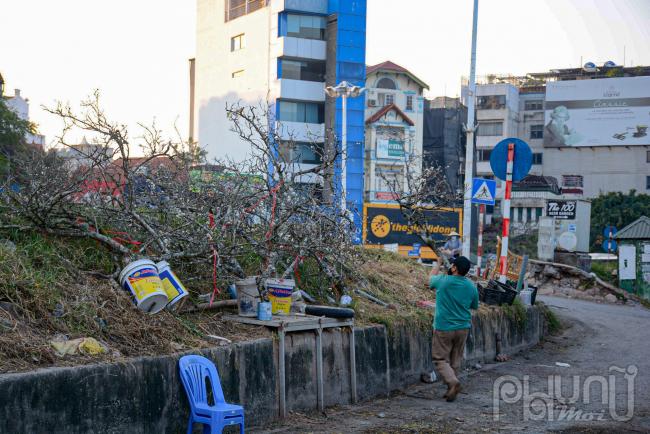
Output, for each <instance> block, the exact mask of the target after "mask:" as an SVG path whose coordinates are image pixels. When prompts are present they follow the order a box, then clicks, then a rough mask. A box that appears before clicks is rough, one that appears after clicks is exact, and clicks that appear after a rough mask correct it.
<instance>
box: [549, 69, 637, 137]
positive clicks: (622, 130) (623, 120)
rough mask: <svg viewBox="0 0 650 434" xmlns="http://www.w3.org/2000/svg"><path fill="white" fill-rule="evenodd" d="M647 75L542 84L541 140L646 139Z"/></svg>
mask: <svg viewBox="0 0 650 434" xmlns="http://www.w3.org/2000/svg"><path fill="white" fill-rule="evenodd" d="M649 125H650V77H623V78H603V79H596V80H572V81H555V82H550V83H548V84H547V85H546V100H545V103H544V146H546V147H565V146H573V147H580V146H617V145H620V146H631V145H650V137H649V136H648V134H649V132H648V126H649Z"/></svg>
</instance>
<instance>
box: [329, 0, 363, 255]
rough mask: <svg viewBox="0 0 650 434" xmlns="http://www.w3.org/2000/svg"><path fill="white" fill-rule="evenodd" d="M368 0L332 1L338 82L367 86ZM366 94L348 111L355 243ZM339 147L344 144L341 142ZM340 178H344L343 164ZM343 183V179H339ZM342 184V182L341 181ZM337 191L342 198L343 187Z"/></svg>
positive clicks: (338, 117) (339, 111)
mask: <svg viewBox="0 0 650 434" xmlns="http://www.w3.org/2000/svg"><path fill="white" fill-rule="evenodd" d="M366 8H367V5H366V0H343V1H340V0H329V13H337V14H338V22H337V23H338V29H337V30H338V35H339V37H338V42H337V47H336V48H337V53H336V62H337V65H336V82H337V83H340V82H341V81H343V80H346V81H348V82H350V83H352V84H354V85H357V86H362V87H363V86H365V79H366V77H365V76H366V70H365V68H366V67H365V62H366V53H365V50H366ZM364 101H365V98H364V97H363V96H361V97H358V98H350V99H348V107H347V109H348V112H347V122H348V125H347V140H348V143H347V145H348V150H347V154H348V155H347V164H346V169H347V177H346V191H347V200H348V204H349V209H352V210H356V211H357V212H356V213H355V214H354V221H355V225H356V229H357V230H356V233H355V236H354V239H355V242H360V240H361V227H362V226H361V211H362V209H363V191H364V185H363V184H364V148H365V145H364V141H365V125H364V122H365V119H364V113H365V112H364V110H365V107H364ZM341 118H342V102H341V100H340V99H339V100H338V101H337V103H336V118H335V131H336V134H337V135H338V137H339V138H340V137H341V132H342V131H341V127H342V125H341ZM338 145H339V149H340V146H341V143H340V142H339V143H338ZM336 177H337V178H338V179H339V180H340V177H341V173H340V163H339V164H338V165H337V172H336ZM339 182H340V181H339ZM339 185H340V184H339ZM337 194H338V195H339V197H340V194H341V192H340V187H339V189H338V192H337Z"/></svg>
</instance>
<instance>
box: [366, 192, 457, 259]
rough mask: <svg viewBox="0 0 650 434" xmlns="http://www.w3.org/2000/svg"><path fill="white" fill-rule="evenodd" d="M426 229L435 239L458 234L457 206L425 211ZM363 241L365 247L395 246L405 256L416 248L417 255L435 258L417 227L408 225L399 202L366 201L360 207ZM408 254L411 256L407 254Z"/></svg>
mask: <svg viewBox="0 0 650 434" xmlns="http://www.w3.org/2000/svg"><path fill="white" fill-rule="evenodd" d="M425 215H426V220H427V222H426V224H427V225H428V226H429V227H428V231H429V233H430V234H432V235H433V238H434V239H436V240H437V241H443V240H446V239H447V234H449V233H451V232H459V233H462V224H461V222H462V210H461V209H458V208H443V209H431V210H427V211H426V212H425ZM363 243H364V245H366V247H375V248H383V246H384V245H395V244H396V245H398V246H399V247H398V251H399V253H401V254H403V255H405V256H409V252H413V251H415V250H417V251H418V254H419V257H421V258H425V259H434V258H436V255H435V253H433V251H432V250H431V249H430V248H429V247H426V246H424V243H423V241H422V238H420V236H419V235H418V228H416V227H414V226H413V225H409V224H408V222H407V221H406V219H405V218H404V215H403V214H402V211H401V210H400V207H399V205H396V204H374V203H366V204H365V205H364V207H363ZM411 256H412V255H411Z"/></svg>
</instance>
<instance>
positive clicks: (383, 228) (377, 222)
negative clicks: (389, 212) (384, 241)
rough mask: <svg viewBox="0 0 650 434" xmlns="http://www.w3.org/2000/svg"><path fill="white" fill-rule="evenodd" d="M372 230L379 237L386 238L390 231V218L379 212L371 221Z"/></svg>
mask: <svg viewBox="0 0 650 434" xmlns="http://www.w3.org/2000/svg"><path fill="white" fill-rule="evenodd" d="M370 230H371V231H372V234H373V235H374V236H376V237H377V238H384V237H385V236H386V235H388V234H389V233H390V220H388V217H386V216H385V215H382V214H379V215H377V216H375V217H374V218H373V219H372V221H371V222H370Z"/></svg>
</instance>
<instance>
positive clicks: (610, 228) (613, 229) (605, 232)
mask: <svg viewBox="0 0 650 434" xmlns="http://www.w3.org/2000/svg"><path fill="white" fill-rule="evenodd" d="M610 231H611V232H612V237H613V236H614V235H616V232H618V229H616V226H609V225H608V226H605V229H603V236H604V237H605V239H607V238H609V233H610Z"/></svg>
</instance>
